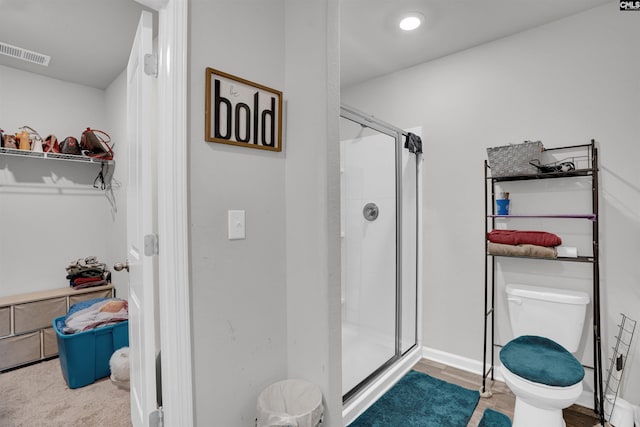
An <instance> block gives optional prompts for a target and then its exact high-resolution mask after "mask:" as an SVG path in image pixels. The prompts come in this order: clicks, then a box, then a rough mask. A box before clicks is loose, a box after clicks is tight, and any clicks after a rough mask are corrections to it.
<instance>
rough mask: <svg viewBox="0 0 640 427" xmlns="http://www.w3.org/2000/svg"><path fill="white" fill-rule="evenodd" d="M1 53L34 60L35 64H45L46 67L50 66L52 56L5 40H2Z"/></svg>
mask: <svg viewBox="0 0 640 427" xmlns="http://www.w3.org/2000/svg"><path fill="white" fill-rule="evenodd" d="M0 54H2V55H7V56H10V57H12V58H16V59H21V60H23V61H27V62H33V63H34V64H39V65H44V66H45V67H48V66H49V61H50V60H51V57H50V56H47V55H43V54H41V53H37V52H33V51H30V50H27V49H23V48H21V47H17V46H12V45H10V44H7V43H3V42H0Z"/></svg>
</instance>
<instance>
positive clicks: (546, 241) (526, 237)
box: [487, 230, 562, 247]
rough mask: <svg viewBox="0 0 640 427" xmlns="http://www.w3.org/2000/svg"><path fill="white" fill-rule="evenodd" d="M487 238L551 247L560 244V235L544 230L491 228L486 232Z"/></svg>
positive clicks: (507, 243) (513, 243)
mask: <svg viewBox="0 0 640 427" xmlns="http://www.w3.org/2000/svg"><path fill="white" fill-rule="evenodd" d="M487 239H489V241H490V242H493V243H503V244H505V245H520V244H527V245H537V246H547V247H551V246H558V245H560V244H562V239H560V237H558V236H556V235H555V234H553V233H548V232H546V231H520V230H491V231H490V232H489V233H488V234H487Z"/></svg>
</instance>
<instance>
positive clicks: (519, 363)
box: [500, 335, 584, 387]
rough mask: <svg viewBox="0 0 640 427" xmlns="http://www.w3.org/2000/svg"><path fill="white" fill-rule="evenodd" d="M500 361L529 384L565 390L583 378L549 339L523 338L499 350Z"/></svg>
mask: <svg viewBox="0 0 640 427" xmlns="http://www.w3.org/2000/svg"><path fill="white" fill-rule="evenodd" d="M500 361H501V362H502V364H503V365H504V366H505V367H506V368H507V369H509V370H510V371H511V372H513V373H514V374H516V375H518V376H519V377H522V378H524V379H527V380H529V381H532V382H535V383H540V384H545V385H549V386H554V387H568V386H572V385H574V384H577V383H579V382H580V381H582V379H583V378H584V368H583V367H582V365H581V364H580V362H579V361H578V359H576V358H575V357H574V356H573V354H571V353H569V352H568V351H567V350H566V349H565V348H564V347H563V346H561V345H560V344H558V343H557V342H555V341H553V340H550V339H549V338H544V337H538V336H534V335H523V336H521V337H518V338H515V339H514V340H511V341H509V342H508V343H507V345H505V346H504V347H503V348H502V350H500Z"/></svg>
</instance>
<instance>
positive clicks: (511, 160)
mask: <svg viewBox="0 0 640 427" xmlns="http://www.w3.org/2000/svg"><path fill="white" fill-rule="evenodd" d="M542 150H544V148H543V147H542V142H540V141H535V142H532V141H525V142H523V143H522V144H509V145H503V146H500V147H493V148H487V156H488V158H489V167H491V176H492V177H500V176H515V175H535V174H536V173H538V169H537V168H536V167H535V166H533V165H531V164H530V163H529V162H532V161H533V162H534V163H535V162H536V161H537V162H540V156H541V155H542Z"/></svg>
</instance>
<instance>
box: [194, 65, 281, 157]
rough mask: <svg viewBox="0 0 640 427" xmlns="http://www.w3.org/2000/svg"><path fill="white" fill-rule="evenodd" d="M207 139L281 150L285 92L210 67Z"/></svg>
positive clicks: (207, 97)
mask: <svg viewBox="0 0 640 427" xmlns="http://www.w3.org/2000/svg"><path fill="white" fill-rule="evenodd" d="M205 82H206V89H205V109H204V111H205V124H204V127H205V133H204V134H205V139H206V140H207V141H208V142H220V143H222V144H231V145H238V146H242V147H250V148H259V149H261V150H271V151H282V92H280V91H277V90H275V89H271V88H268V87H266V86H263V85H260V84H257V83H253V82H250V81H248V80H245V79H241V78H240V77H235V76H232V75H230V74H227V73H223V72H222V71H218V70H214V69H213V68H207V71H206V80H205Z"/></svg>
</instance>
